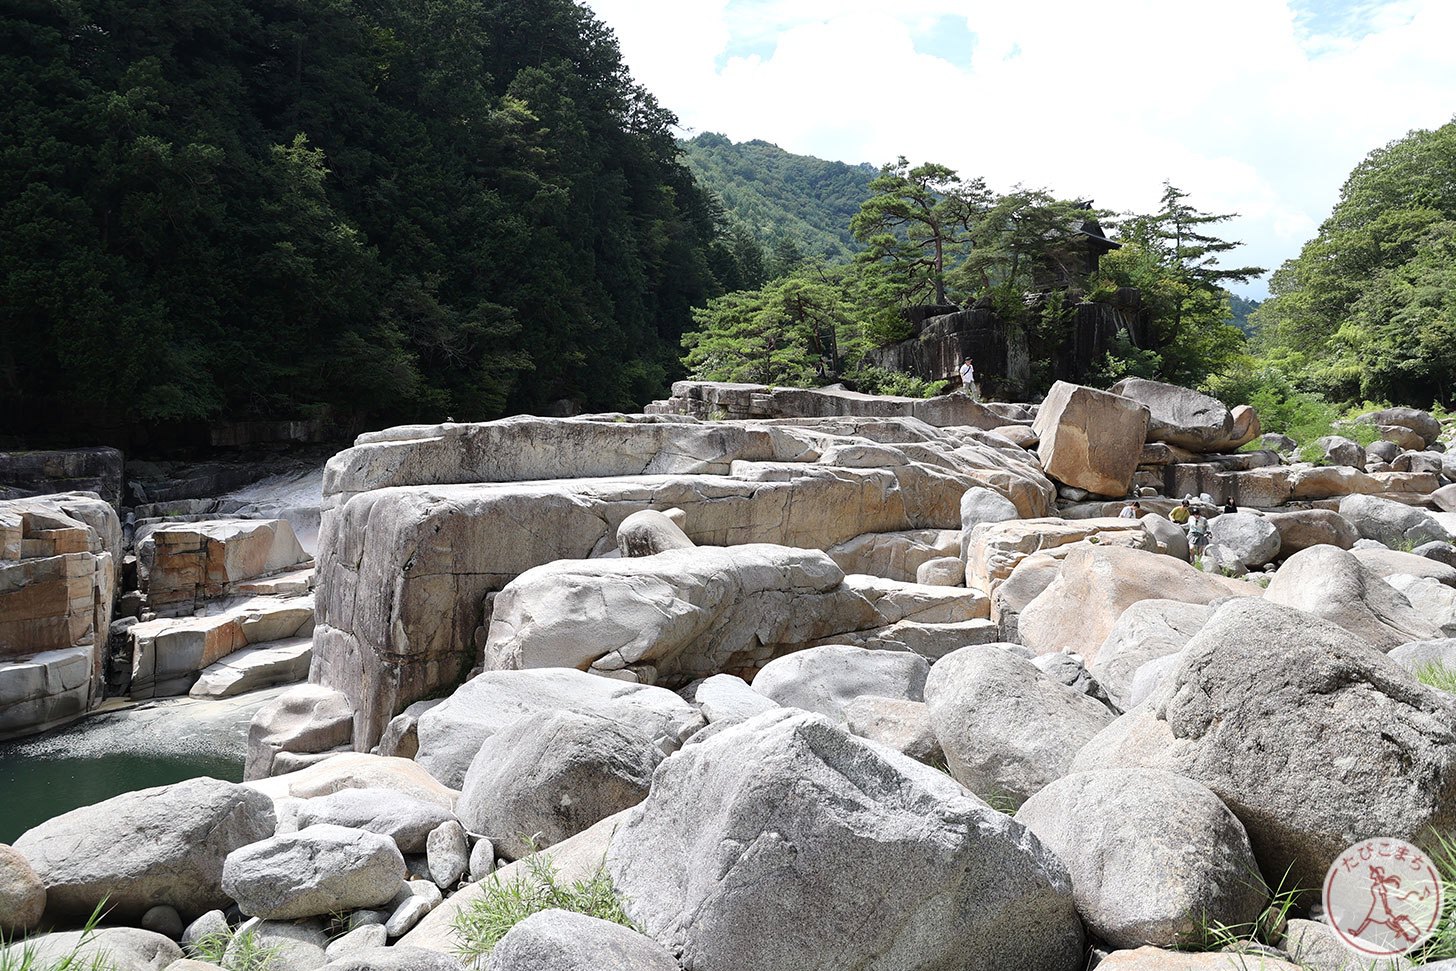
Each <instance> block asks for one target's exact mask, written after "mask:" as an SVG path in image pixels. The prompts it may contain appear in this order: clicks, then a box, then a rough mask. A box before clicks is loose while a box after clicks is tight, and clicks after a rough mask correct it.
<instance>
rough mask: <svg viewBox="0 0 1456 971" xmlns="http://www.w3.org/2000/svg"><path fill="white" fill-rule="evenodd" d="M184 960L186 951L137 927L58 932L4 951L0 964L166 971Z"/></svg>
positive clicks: (29, 966) (118, 970) (32, 939)
mask: <svg viewBox="0 0 1456 971" xmlns="http://www.w3.org/2000/svg"><path fill="white" fill-rule="evenodd" d="M27 951H28V952H29V953H30V959H29V961H27V960H25V955H26V952H27ZM181 960H182V949H181V948H180V947H178V946H177V944H176V943H175V942H174V941H171V940H168V939H167V938H165V937H163V936H162V935H161V934H156V933H153V932H152V931H145V930H142V929H140V928H137V927H99V928H96V929H94V930H93V931H92V932H91V933H89V934H87V933H85V932H84V931H57V932H55V933H52V934H38V935H35V936H33V937H29V938H27V939H25V940H23V941H17V942H15V943H12V944H11V945H10V946H9V947H0V963H3V964H6V965H7V966H10V967H19V968H66V967H74V968H105V969H106V971H163V969H165V968H170V967H174V966H176V964H177V962H179V961H181Z"/></svg>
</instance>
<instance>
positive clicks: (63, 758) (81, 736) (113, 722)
mask: <svg viewBox="0 0 1456 971" xmlns="http://www.w3.org/2000/svg"><path fill="white" fill-rule="evenodd" d="M285 690H287V689H286V688H270V689H267V690H264V691H256V692H252V693H251V694H247V695H241V696H239V697H236V698H227V699H222V700H193V699H189V698H168V699H159V700H156V701H151V702H146V703H144V704H142V705H138V706H136V707H133V708H128V709H125V710H121V711H108V712H101V713H97V714H94V715H91V716H89V717H87V718H84V719H82V720H81V721H79V722H77V723H76V724H74V725H71V726H69V727H66V728H61V729H57V730H56V731H53V732H47V733H45V734H44V735H39V736H36V737H34V738H24V739H17V740H15V741H11V742H0V843H9V842H11V841H13V840H14V839H15V838H16V837H17V836H19V835H20V834H21V833H23V832H25V831H26V830H27V829H30V828H31V827H32V826H35V825H36V824H37V823H40V822H43V821H45V820H47V819H49V818H51V817H52V816H58V815H60V814H61V813H65V812H70V811H71V810H72V809H76V808H78V807H80V806H87V805H90V804H91V803H95V802H100V801H101V800H103V799H110V798H111V797H112V796H116V795H120V794H121V793H123V792H133V791H135V790H137V789H147V788H150V787H151V786H163V785H170V784H171V783H174V782H182V781H183V780H185V779H194V778H197V777H199V776H212V777H213V778H214V779H226V780H228V781H229V782H241V781H242V779H243V759H244V756H245V754H246V752H247V744H248V743H247V738H248V722H249V721H250V720H251V719H252V717H253V714H254V713H255V712H256V711H257V710H258V708H260V707H262V705H264V704H265V703H267V702H268V701H270V700H272V699H273V698H276V697H277V696H278V695H279V694H281V693H282V692H283V691H285Z"/></svg>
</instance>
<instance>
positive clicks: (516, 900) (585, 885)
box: [453, 853, 641, 965]
mask: <svg viewBox="0 0 1456 971" xmlns="http://www.w3.org/2000/svg"><path fill="white" fill-rule="evenodd" d="M525 863H526V873H525V874H524V875H522V876H519V877H516V878H515V879H513V880H510V881H508V882H503V881H501V879H500V877H499V876H498V875H492V876H491V877H490V879H489V882H488V884H487V885H483V890H484V894H483V896H481V897H480V898H479V899H477V900H474V901H471V903H470V905H469V906H468V907H466V908H464V909H463V910H461V911H460V912H459V913H458V914H456V915H455V919H454V921H453V928H454V931H455V937H456V940H457V942H458V943H457V944H456V948H455V950H456V952H457V953H458V954H459V955H460V956H461V957H462V958H463V959H464V960H465V963H466V964H467V965H468V964H470V963H471V962H472V961H474V960H475V959H477V958H480V957H482V956H484V955H487V954H489V953H490V952H491V950H492V949H494V947H495V946H496V944H498V943H499V942H500V939H501V938H502V937H505V936H506V933H507V932H508V931H510V929H511V928H512V927H515V926H516V925H517V924H519V923H520V922H521V921H523V920H525V919H526V918H527V917H530V916H531V915H532V914H535V913H539V912H541V911H543V910H553V909H555V910H569V911H572V912H574V913H578V914H586V915H587V916H589V917H597V918H600V919H601V920H606V921H611V922H612V923H613V924H621V925H622V926H623V927H630V928H632V929H633V930H641V928H639V927H638V926H637V925H636V924H635V923H633V922H632V919H631V918H630V917H628V916H627V912H626V911H625V910H624V909H623V908H622V901H621V899H620V898H619V897H618V896H617V892H616V889H615V888H614V887H613V886H612V879H611V877H610V876H608V875H607V871H606V868H605V867H604V866H602V865H598V867H597V868H596V870H595V871H594V872H593V873H592V875H591V876H589V877H587V878H586V879H585V880H576V881H573V882H571V883H562V882H561V880H560V878H559V877H558V876H557V874H556V868H555V866H553V865H552V863H551V861H550V860H548V859H547V858H545V857H544V856H542V855H541V854H540V853H535V854H533V855H531V856H529V857H527V858H526V860H525Z"/></svg>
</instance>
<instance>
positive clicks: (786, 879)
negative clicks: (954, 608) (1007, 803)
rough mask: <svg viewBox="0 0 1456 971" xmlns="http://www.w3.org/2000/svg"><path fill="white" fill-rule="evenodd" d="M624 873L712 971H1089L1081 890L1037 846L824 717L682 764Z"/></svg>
mask: <svg viewBox="0 0 1456 971" xmlns="http://www.w3.org/2000/svg"><path fill="white" fill-rule="evenodd" d="M607 869H608V871H609V872H610V873H611V875H612V877H613V879H614V881H615V883H616V887H617V889H618V890H619V891H620V892H621V894H622V896H623V899H624V900H625V901H626V907H627V911H628V913H629V915H630V916H631V917H632V918H633V919H634V920H636V921H638V922H639V923H640V924H641V925H642V926H643V927H644V929H645V930H646V932H647V933H648V934H649V935H650V936H652V937H653V938H655V939H656V940H657V941H659V942H660V943H662V944H663V945H665V946H666V947H667V948H668V949H669V950H671V951H672V952H674V954H675V955H676V956H677V957H678V959H679V961H680V963H681V964H683V965H684V966H685V967H690V968H694V969H697V971H740V969H743V968H753V969H754V971H831V969H833V971H868V969H871V968H927V969H935V968H943V969H950V968H970V967H992V966H997V967H1008V968H1011V967H1016V968H1037V969H1039V971H1073V969H1076V968H1080V967H1081V960H1082V926H1081V921H1080V920H1079V919H1078V917H1077V915H1076V911H1075V908H1074V907H1073V906H1072V900H1071V886H1070V882H1069V881H1068V880H1067V876H1066V871H1065V869H1064V868H1063V867H1062V865H1061V864H1060V863H1059V862H1058V861H1057V860H1056V858H1055V857H1054V856H1053V855H1052V854H1050V853H1049V852H1047V850H1046V849H1045V848H1044V847H1043V846H1042V845H1041V844H1040V842H1039V841H1037V840H1036V838H1035V837H1033V836H1031V835H1030V834H1029V833H1028V832H1027V831H1026V830H1025V829H1024V828H1023V827H1022V826H1020V825H1019V824H1017V823H1015V822H1014V821H1012V820H1011V819H1010V818H1009V817H1006V816H1003V815H1001V814H1000V813H997V812H995V811H994V810H992V809H990V808H989V807H987V806H986V805H984V804H983V803H981V802H980V801H979V800H977V799H975V798H973V797H971V796H970V795H969V794H968V793H966V792H965V791H964V790H963V789H962V788H961V787H960V786H959V785H957V784H956V783H955V781H954V780H952V779H950V778H948V777H947V776H945V775H944V774H943V773H940V772H937V771H936V770H934V769H931V768H929V767H927V766H923V765H920V764H919V763H917V762H914V761H912V760H911V759H908V758H905V757H904V756H901V755H899V754H898V753H896V752H892V751H889V750H888V749H885V748H882V747H879V746H875V745H873V744H872V743H869V742H866V741H864V740H862V739H858V738H855V737H854V736H852V735H849V734H848V733H846V732H845V731H844V730H843V729H841V728H839V727H837V726H835V725H834V724H832V723H831V722H830V721H829V720H828V719H826V718H824V717H823V716H820V715H812V714H808V713H805V712H795V711H790V710H787V709H786V710H783V711H777V712H770V713H767V714H764V715H760V716H758V717H757V718H754V719H751V720H750V721H747V722H744V723H742V724H740V725H735V726H733V727H731V728H728V729H726V730H724V731H722V732H720V733H719V734H718V735H716V736H714V737H713V738H710V739H708V740H707V741H704V742H702V743H700V744H695V745H692V746H690V747H688V748H685V749H684V750H683V751H682V752H680V753H678V754H677V755H675V756H674V757H673V758H671V759H669V760H668V761H666V762H664V763H663V765H662V768H661V769H660V770H659V772H658V774H657V777H656V779H655V780H654V784H653V787H652V793H651V795H650V796H649V797H648V799H647V800H646V801H645V802H644V803H642V804H641V805H640V806H638V807H637V808H635V809H633V810H631V811H630V812H629V813H628V814H627V817H626V821H625V822H624V823H623V824H622V826H621V827H620V828H619V829H618V830H617V831H616V833H615V834H614V835H613V837H612V842H611V849H610V851H609V853H608V856H607Z"/></svg>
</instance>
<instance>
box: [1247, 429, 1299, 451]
mask: <svg viewBox="0 0 1456 971" xmlns="http://www.w3.org/2000/svg"><path fill="white" fill-rule="evenodd" d="M1256 437H1257V438H1258V439H1259V447H1260V448H1265V449H1269V450H1270V451H1272V452H1279V453H1281V454H1286V453H1289V452H1293V451H1294V450H1295V449H1297V448H1299V443H1298V442H1296V441H1295V440H1294V439H1292V438H1290V437H1289V436H1288V435H1282V434H1280V433H1279V432H1265V433H1264V434H1262V435H1258V436H1256Z"/></svg>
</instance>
